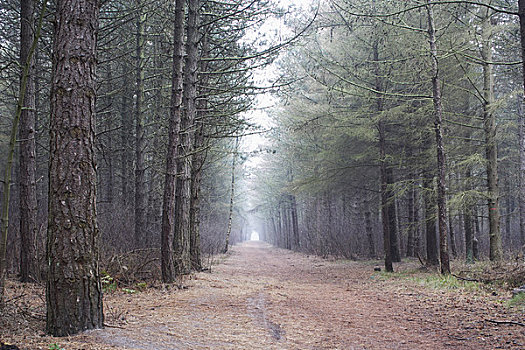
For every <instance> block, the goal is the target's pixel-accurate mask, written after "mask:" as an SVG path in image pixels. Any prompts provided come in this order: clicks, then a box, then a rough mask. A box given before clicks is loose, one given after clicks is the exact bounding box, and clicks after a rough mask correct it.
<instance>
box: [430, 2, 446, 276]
mask: <svg viewBox="0 0 525 350" xmlns="http://www.w3.org/2000/svg"><path fill="white" fill-rule="evenodd" d="M427 15H428V39H429V44H430V55H431V57H432V97H433V102H434V114H435V120H434V130H435V133H436V151H437V152H436V153H437V166H438V174H437V206H438V227H439V255H440V258H441V273H443V274H448V273H450V262H449V256H448V237H447V236H448V235H447V205H446V184H445V182H446V160H445V146H444V144H443V130H442V121H443V106H442V103H441V82H440V78H439V65H438V50H437V43H436V29H435V26H434V14H433V11H432V0H427Z"/></svg>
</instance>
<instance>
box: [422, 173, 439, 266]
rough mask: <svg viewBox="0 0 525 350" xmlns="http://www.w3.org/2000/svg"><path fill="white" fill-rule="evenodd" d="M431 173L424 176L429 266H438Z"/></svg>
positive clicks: (434, 202) (434, 204)
mask: <svg viewBox="0 0 525 350" xmlns="http://www.w3.org/2000/svg"><path fill="white" fill-rule="evenodd" d="M432 182H433V181H432V176H431V175H430V174H429V173H425V174H424V175H423V188H424V191H425V222H426V225H425V227H426V238H427V266H438V265H439V255H438V249H437V233H436V219H435V214H436V200H435V192H436V191H435V190H434V186H433V184H432Z"/></svg>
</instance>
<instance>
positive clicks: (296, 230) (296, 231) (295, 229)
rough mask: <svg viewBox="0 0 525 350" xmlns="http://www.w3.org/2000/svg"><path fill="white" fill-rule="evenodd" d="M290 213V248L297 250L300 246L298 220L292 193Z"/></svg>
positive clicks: (295, 201) (295, 200)
mask: <svg viewBox="0 0 525 350" xmlns="http://www.w3.org/2000/svg"><path fill="white" fill-rule="evenodd" d="M290 205H291V208H290V213H291V216H292V237H293V246H292V248H293V249H294V250H296V251H298V250H299V249H300V248H301V244H300V241H299V220H298V217H297V199H296V198H295V196H294V195H293V194H292V195H290Z"/></svg>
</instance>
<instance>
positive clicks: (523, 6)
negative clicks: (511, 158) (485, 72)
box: [518, 0, 525, 246]
mask: <svg viewBox="0 0 525 350" xmlns="http://www.w3.org/2000/svg"><path fill="white" fill-rule="evenodd" d="M518 13H519V19H520V38H521V58H522V74H523V93H522V95H521V98H522V99H524V100H523V101H522V102H521V103H520V104H519V106H520V113H519V118H520V123H519V128H520V191H519V193H520V196H519V197H520V202H519V204H520V237H521V244H522V246H523V245H525V113H524V112H523V103H524V101H525V0H518Z"/></svg>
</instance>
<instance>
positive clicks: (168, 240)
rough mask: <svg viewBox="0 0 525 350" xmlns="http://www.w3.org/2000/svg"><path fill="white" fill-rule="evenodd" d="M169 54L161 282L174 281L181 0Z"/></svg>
mask: <svg viewBox="0 0 525 350" xmlns="http://www.w3.org/2000/svg"><path fill="white" fill-rule="evenodd" d="M173 38H174V42H173V56H172V77H171V107H170V121H169V129H168V151H167V155H166V175H165V176H164V195H163V199H162V228H161V270H162V281H163V282H164V283H171V282H173V281H174V280H175V273H176V271H175V264H174V260H173V258H174V250H173V249H174V247H173V241H174V237H175V236H174V234H175V227H176V226H175V225H176V223H175V218H176V215H177V214H176V212H175V189H176V184H177V156H178V149H177V146H178V143H179V131H180V119H181V103H182V60H183V58H182V50H183V40H184V39H183V38H184V0H176V1H175V23H174V27H173Z"/></svg>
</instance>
